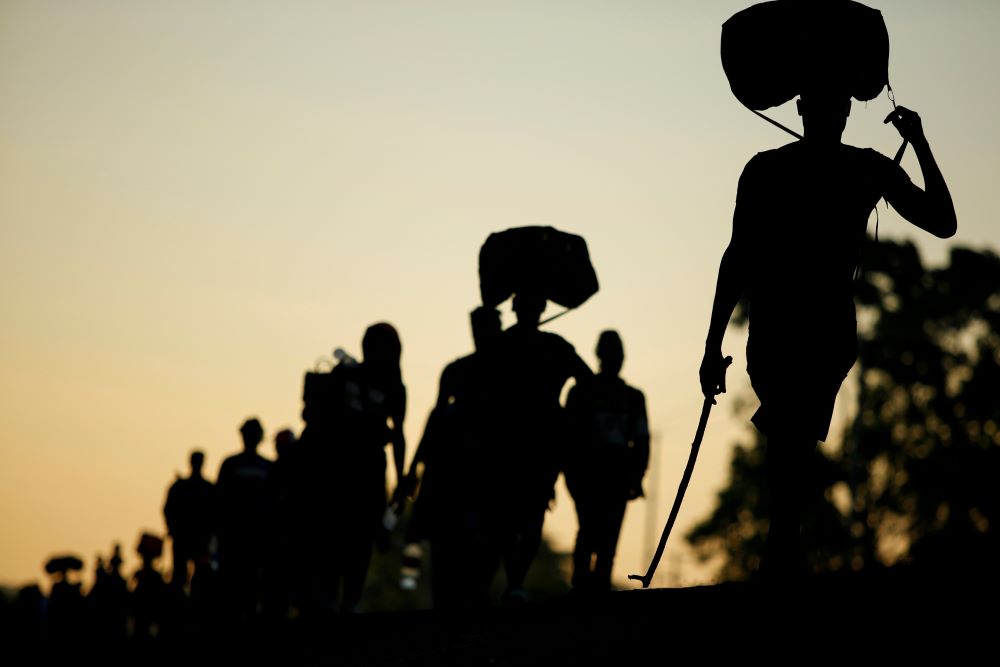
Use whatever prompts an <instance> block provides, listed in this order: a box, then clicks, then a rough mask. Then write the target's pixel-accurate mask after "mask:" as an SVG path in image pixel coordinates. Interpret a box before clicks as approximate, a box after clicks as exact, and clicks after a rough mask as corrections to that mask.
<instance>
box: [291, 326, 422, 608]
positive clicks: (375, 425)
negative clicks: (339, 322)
mask: <svg viewBox="0 0 1000 667" xmlns="http://www.w3.org/2000/svg"><path fill="white" fill-rule="evenodd" d="M361 347H362V352H363V360H362V362H361V363H354V362H352V361H351V360H345V361H343V362H342V363H340V364H339V365H338V366H336V367H335V368H334V369H333V370H332V371H331V372H330V373H329V374H326V376H325V377H319V378H318V381H320V382H321V384H322V385H323V386H324V388H323V389H322V390H321V391H320V392H319V396H320V397H321V398H316V399H312V398H311V397H310V396H308V395H307V397H306V398H307V401H306V406H305V408H304V410H303V417H304V419H305V421H306V428H305V430H304V431H303V434H302V440H303V445H304V447H305V449H304V451H303V455H304V456H305V457H306V461H307V464H306V466H305V478H304V482H303V483H304V484H305V485H306V487H307V488H308V489H309V494H310V508H309V512H310V513H311V516H312V517H313V520H312V531H313V534H312V535H311V536H310V542H311V544H312V546H311V548H310V550H309V552H310V553H309V554H308V556H309V558H310V566H309V570H310V572H311V574H312V576H313V577H314V583H313V589H314V591H315V593H316V594H317V597H318V599H316V600H315V601H314V602H315V603H316V604H317V605H318V606H319V607H320V609H325V610H326V611H330V610H332V608H333V607H334V605H335V603H336V600H337V598H338V597H339V599H340V608H341V610H342V611H343V612H347V613H350V612H353V611H356V610H357V609H358V606H359V603H360V601H361V594H362V592H363V589H364V583H365V577H366V576H367V572H368V564H369V562H370V561H371V553H372V548H373V546H374V543H375V539H376V536H377V535H378V533H379V530H380V529H381V525H382V517H383V515H384V513H385V510H386V505H387V503H386V479H385V475H386V455H385V447H386V445H392V449H393V463H394V466H395V469H396V479H397V480H402V479H403V473H404V470H403V457H404V455H405V451H406V441H405V438H404V437H403V420H404V418H405V416H406V388H405V387H404V386H403V381H402V373H401V371H400V367H399V364H400V356H401V354H402V345H401V343H400V340H399V335H398V334H397V333H396V330H395V329H394V328H393V327H392V326H391V325H390V324H387V323H379V324H373V325H372V326H370V327H368V329H367V330H366V331H365V335H364V338H363V339H362V342H361ZM314 401H315V402H314Z"/></svg>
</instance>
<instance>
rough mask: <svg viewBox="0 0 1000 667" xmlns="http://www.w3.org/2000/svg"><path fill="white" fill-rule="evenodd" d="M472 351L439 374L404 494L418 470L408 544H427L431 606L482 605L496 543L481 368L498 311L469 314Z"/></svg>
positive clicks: (486, 378) (496, 331) (485, 376)
mask: <svg viewBox="0 0 1000 667" xmlns="http://www.w3.org/2000/svg"><path fill="white" fill-rule="evenodd" d="M470 319H471V322H472V338H473V341H474V342H475V347H476V351H475V352H473V353H472V354H469V355H467V356H464V357H461V358H459V359H456V360H455V361H453V362H451V363H450V364H448V365H447V366H446V367H445V369H444V371H443V372H442V373H441V382H440V390H439V392H438V399H437V403H436V404H435V406H434V409H433V410H432V411H431V414H430V416H429V417H428V418H427V426H426V427H425V428H424V435H423V438H422V439H421V441H420V445H419V447H418V448H417V453H416V454H415V455H414V457H413V462H412V463H411V464H410V472H409V474H408V475H407V481H406V484H405V485H404V490H405V491H406V493H407V495H409V494H412V492H413V488H414V486H415V485H416V468H417V467H418V465H419V464H422V465H423V474H422V476H421V477H420V496H419V497H418V498H417V501H416V503H415V504H414V508H413V518H412V520H411V523H410V528H409V530H408V540H409V541H410V542H415V541H418V540H420V539H423V538H426V539H428V540H429V542H430V545H431V563H432V567H433V570H432V573H431V575H432V576H431V589H432V592H433V595H434V606H435V608H438V609H441V608H456V607H458V608H463V607H464V608H468V607H479V606H485V605H486V604H487V603H488V601H489V598H488V594H489V587H490V583H491V581H492V580H493V576H494V575H495V574H496V570H497V567H498V565H499V555H498V551H497V545H496V543H495V540H494V539H493V536H492V535H491V534H490V533H489V531H488V530H487V528H488V526H487V524H486V522H485V517H484V513H483V506H484V503H485V502H487V500H486V498H487V497H488V496H489V495H490V494H491V492H494V491H495V488H494V485H492V484H490V481H489V478H488V474H489V470H490V464H491V463H492V462H491V461H490V458H489V454H490V451H489V450H488V449H487V447H486V443H487V441H488V440H487V437H486V435H485V432H486V431H487V430H488V429H489V428H490V426H489V422H487V421H486V418H487V416H488V415H487V413H486V411H487V409H488V405H487V400H486V397H487V392H488V388H489V387H490V386H491V384H492V383H493V382H494V379H493V377H492V376H491V373H490V372H489V369H488V367H487V363H488V359H489V354H490V352H491V351H492V350H493V347H494V346H495V345H496V342H497V340H498V339H499V337H500V333H501V327H500V313H499V312H498V311H497V310H496V309H494V308H486V307H479V308H477V309H475V310H474V311H472V313H471V315H470Z"/></svg>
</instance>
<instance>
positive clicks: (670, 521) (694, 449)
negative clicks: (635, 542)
mask: <svg viewBox="0 0 1000 667" xmlns="http://www.w3.org/2000/svg"><path fill="white" fill-rule="evenodd" d="M732 363H733V358H732V357H726V358H725V359H724V360H723V361H722V364H723V365H722V373H723V381H722V383H721V386H722V388H723V390H724V389H725V387H726V383H725V373H726V369H727V368H729V366H730V364H732ZM714 404H715V399H714V398H710V397H708V396H706V397H705V402H704V403H703V404H702V406H701V419H699V420H698V430H697V431H696V432H695V434H694V442H692V443H691V453H690V454H689V455H688V462H687V467H686V468H684V475H683V476H682V477H681V484H680V486H679V487H678V489H677V497H675V498H674V506H673V507H671V508H670V516H669V517H668V518H667V525H666V526H664V527H663V533H662V534H661V535H660V543H659V544H658V545H657V546H656V553H655V554H653V562H651V563H650V564H649V569H648V570H646V574H644V575H641V576H640V575H638V574H630V575H628V578H629V579H631V580H634V581H641V582H642V587H643V588H649V582H651V581H652V580H653V573H654V572H656V566H657V565H659V564H660V558H661V557H662V556H663V549H664V548H665V547H666V546H667V538H668V537H670V531H671V530H672V529H673V527H674V521H676V520H677V513H678V512H679V511H680V509H681V501H682V500H684V492H685V491H687V487H688V482H690V481H691V473H692V472H694V463H695V461H697V460H698V450H699V449H700V448H701V440H702V438H704V437H705V427H706V426H707V425H708V415H709V414H710V413H711V412H712V405H714Z"/></svg>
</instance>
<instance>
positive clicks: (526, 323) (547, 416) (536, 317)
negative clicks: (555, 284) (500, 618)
mask: <svg viewBox="0 0 1000 667" xmlns="http://www.w3.org/2000/svg"><path fill="white" fill-rule="evenodd" d="M545 302H546V299H545V298H544V297H542V296H539V295H537V294H532V293H530V292H523V293H519V294H516V295H515V296H514V302H513V308H514V313H515V314H516V315H517V323H516V324H515V325H514V326H512V327H511V328H510V329H508V330H506V331H504V332H503V334H502V335H501V336H500V339H499V340H498V342H497V344H496V346H495V349H494V350H493V351H492V352H491V354H490V355H489V357H490V358H489V373H490V375H491V377H492V386H491V387H490V394H491V401H492V406H491V409H490V413H489V414H490V419H489V421H488V422H487V423H486V424H485V426H484V428H485V429H487V430H488V432H489V436H490V438H491V445H490V446H491V448H492V449H493V452H494V456H495V464H494V465H493V466H492V470H489V471H487V472H488V474H490V475H492V482H491V483H490V486H492V487H493V488H492V489H491V490H490V492H488V495H489V496H491V497H489V498H487V499H486V501H485V502H486V503H487V504H488V507H489V509H490V512H491V514H492V516H493V519H492V520H493V521H494V522H495V523H496V530H497V531H498V535H499V539H500V541H501V545H502V547H501V548H502V555H503V563H504V571H505V573H506V575H507V586H508V588H507V591H506V593H505V598H504V599H505V601H507V602H517V601H523V600H524V599H526V596H525V593H524V578H525V576H526V575H527V572H528V568H529V567H530V566H531V562H532V560H533V559H534V557H535V553H536V552H537V551H538V547H539V544H540V543H541V539H542V524H543V523H544V520H545V511H546V510H547V509H548V505H549V502H550V501H551V499H552V498H553V496H554V488H555V482H556V478H557V477H558V476H559V468H560V464H561V459H562V453H563V449H564V446H565V441H566V429H565V422H564V415H563V414H562V406H561V405H560V402H559V399H560V395H561V393H562V390H563V387H564V386H565V384H566V382H567V380H569V379H570V378H575V379H576V380H577V382H578V383H579V382H583V381H587V380H589V378H591V377H593V374H592V373H591V371H590V369H589V368H588V367H587V364H585V363H584V362H583V360H582V359H580V357H579V356H577V354H576V352H575V351H574V349H573V346H572V345H570V344H569V343H567V342H566V341H565V340H564V339H563V338H562V337H561V336H559V335H558V334H554V333H550V332H546V331H540V330H539V329H538V323H539V321H540V319H541V316H542V312H543V311H544V310H545Z"/></svg>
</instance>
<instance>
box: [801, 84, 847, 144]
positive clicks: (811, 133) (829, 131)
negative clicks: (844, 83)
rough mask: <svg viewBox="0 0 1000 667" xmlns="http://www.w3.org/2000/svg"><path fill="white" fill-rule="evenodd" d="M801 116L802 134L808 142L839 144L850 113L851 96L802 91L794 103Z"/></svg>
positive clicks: (830, 92) (827, 91)
mask: <svg viewBox="0 0 1000 667" xmlns="http://www.w3.org/2000/svg"><path fill="white" fill-rule="evenodd" d="M795 107H796V108H797V109H798V111H799V115H800V116H802V133H803V134H804V135H805V137H806V138H807V139H809V140H810V141H812V140H817V141H822V142H829V143H840V137H841V135H843V134H844V128H845V127H847V117H848V116H849V115H850V113H851V96H850V95H849V94H847V93H844V92H841V91H839V90H838V89H836V88H834V89H832V90H808V91H804V92H803V93H802V95H801V96H800V97H799V99H798V100H796V102H795Z"/></svg>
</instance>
